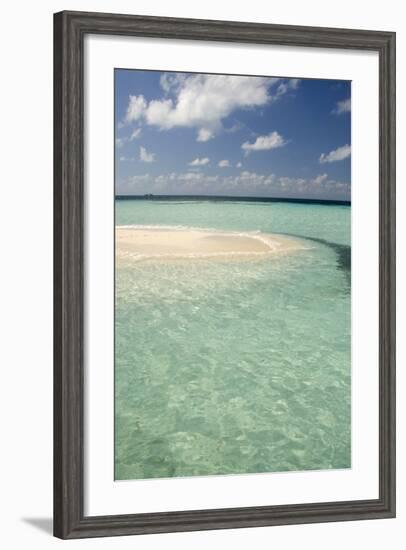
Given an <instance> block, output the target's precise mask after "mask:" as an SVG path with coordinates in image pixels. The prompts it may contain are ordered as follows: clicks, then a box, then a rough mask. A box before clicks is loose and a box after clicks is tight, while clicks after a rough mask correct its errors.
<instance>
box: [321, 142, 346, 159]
mask: <svg viewBox="0 0 406 550" xmlns="http://www.w3.org/2000/svg"><path fill="white" fill-rule="evenodd" d="M350 155H351V147H350V146H349V145H343V146H342V147H338V149H335V150H334V151H330V152H329V153H322V154H321V155H320V158H319V162H320V163H321V164H324V163H325V162H336V161H338V160H344V159H346V158H347V157H349V156H350Z"/></svg>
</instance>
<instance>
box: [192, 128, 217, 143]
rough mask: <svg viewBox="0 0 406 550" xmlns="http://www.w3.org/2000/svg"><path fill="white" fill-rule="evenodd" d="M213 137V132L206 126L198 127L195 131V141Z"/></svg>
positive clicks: (207, 139)
mask: <svg viewBox="0 0 406 550" xmlns="http://www.w3.org/2000/svg"><path fill="white" fill-rule="evenodd" d="M212 138H214V133H213V132H212V131H211V130H208V129H207V128H200V130H199V131H198V132H197V138H196V141H209V139H212Z"/></svg>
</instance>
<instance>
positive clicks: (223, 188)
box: [118, 170, 351, 200]
mask: <svg viewBox="0 0 406 550" xmlns="http://www.w3.org/2000/svg"><path fill="white" fill-rule="evenodd" d="M321 184H322V185H321ZM118 193H119V194H121V193H129V194H139V195H143V194H146V193H155V194H163V195H165V194H168V195H182V194H185V195H187V194H189V195H200V194H202V195H204V194H211V195H225V196H253V197H285V198H289V197H305V198H310V197H313V198H322V199H323V198H324V199H339V200H350V197H351V186H350V184H349V183H347V182H341V181H337V180H334V179H329V178H328V176H327V175H326V174H321V175H318V176H315V177H314V178H291V177H288V176H276V175H275V174H260V173H256V172H249V171H247V170H244V171H242V172H241V173H240V174H238V175H236V176H230V175H228V176H220V175H208V174H205V173H204V172H185V173H182V172H180V173H179V172H172V173H169V174H160V175H158V176H153V175H149V174H144V175H137V176H132V177H130V178H128V180H126V181H125V182H123V183H120V184H118Z"/></svg>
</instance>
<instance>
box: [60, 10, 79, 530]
mask: <svg viewBox="0 0 406 550" xmlns="http://www.w3.org/2000/svg"><path fill="white" fill-rule="evenodd" d="M74 22H75V20H74V18H70V17H68V16H67V15H66V14H65V13H59V14H55V15H54V70H55V74H54V133H55V135H54V205H55V211H54V296H55V301H54V487H55V494H54V535H55V536H57V537H59V538H68V537H69V535H70V534H71V533H72V531H73V530H74V528H75V526H77V525H78V524H79V523H80V518H81V517H82V500H83V499H82V496H83V479H82V478H83V471H82V455H83V452H82V446H83V422H82V421H83V395H82V392H83V368H82V366H83V360H82V345H83V332H82V326H83V320H82V317H83V311H82V310H83V290H82V272H83V254H82V237H83V231H82V229H83V220H82V218H83V216H82V209H83V194H82V177H83V173H82V166H83V163H82V140H83V137H82V136H83V131H82V130H83V128H82V126H83V125H82V105H81V102H82V90H81V81H82V62H81V57H82V49H81V47H80V40H79V42H78V36H79V33H78V31H79V29H78V27H77V26H75V25H74ZM78 44H79V47H78Z"/></svg>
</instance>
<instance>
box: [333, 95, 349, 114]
mask: <svg viewBox="0 0 406 550" xmlns="http://www.w3.org/2000/svg"><path fill="white" fill-rule="evenodd" d="M350 111H351V98H348V99H343V101H338V102H337V105H336V106H335V108H334V109H333V111H332V112H333V113H334V114H335V115H342V114H343V113H349V112H350Z"/></svg>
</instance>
